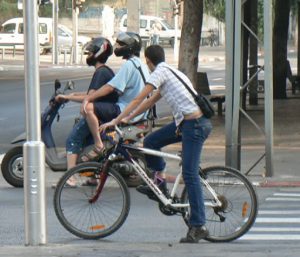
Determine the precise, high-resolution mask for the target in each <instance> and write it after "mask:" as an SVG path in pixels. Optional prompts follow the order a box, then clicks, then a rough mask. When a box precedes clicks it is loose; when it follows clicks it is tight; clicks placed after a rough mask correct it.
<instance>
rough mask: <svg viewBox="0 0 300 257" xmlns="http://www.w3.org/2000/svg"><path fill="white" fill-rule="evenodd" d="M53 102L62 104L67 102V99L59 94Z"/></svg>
mask: <svg viewBox="0 0 300 257" xmlns="http://www.w3.org/2000/svg"><path fill="white" fill-rule="evenodd" d="M55 101H56V102H59V103H64V102H67V101H68V99H67V97H66V95H61V94H59V95H57V96H55Z"/></svg>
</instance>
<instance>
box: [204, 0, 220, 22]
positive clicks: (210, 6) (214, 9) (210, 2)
mask: <svg viewBox="0 0 300 257" xmlns="http://www.w3.org/2000/svg"><path fill="white" fill-rule="evenodd" d="M204 12H205V13H207V14H209V15H211V16H213V17H215V18H216V19H218V20H219V21H221V22H225V0H204Z"/></svg>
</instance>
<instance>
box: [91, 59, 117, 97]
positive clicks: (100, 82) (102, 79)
mask: <svg viewBox="0 0 300 257" xmlns="http://www.w3.org/2000/svg"><path fill="white" fill-rule="evenodd" d="M114 75H115V74H114V72H113V71H112V69H110V68H109V67H107V66H106V65H104V66H101V67H99V68H98V69H96V70H95V72H94V74H93V78H92V80H91V83H90V86H89V89H88V91H90V90H92V89H93V90H97V89H99V88H101V87H102V86H104V85H105V84H107V82H109V81H110V80H111V79H112V78H113V77H114ZM118 98H119V95H118V93H117V92H116V91H114V92H112V93H111V94H109V95H106V96H103V97H100V98H98V99H96V102H98V101H101V102H110V103H116V102H117V101H118Z"/></svg>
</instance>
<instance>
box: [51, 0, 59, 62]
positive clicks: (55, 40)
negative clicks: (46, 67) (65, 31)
mask: <svg viewBox="0 0 300 257" xmlns="http://www.w3.org/2000/svg"><path fill="white" fill-rule="evenodd" d="M52 16H53V18H52V21H53V29H52V31H53V40H52V63H53V64H58V48H57V46H58V38H57V24H58V0H52Z"/></svg>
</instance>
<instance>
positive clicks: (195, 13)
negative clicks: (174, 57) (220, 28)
mask: <svg viewBox="0 0 300 257" xmlns="http://www.w3.org/2000/svg"><path fill="white" fill-rule="evenodd" d="M183 3H184V11H183V24H182V30H181V39H180V51H179V64H178V68H179V70H181V71H182V72H184V73H185V74H186V75H187V76H188V78H189V79H190V80H191V81H192V82H193V85H194V86H195V85H196V84H197V83H196V82H197V81H196V78H197V70H198V55H199V47H200V39H201V28H202V18H203V0H186V1H183Z"/></svg>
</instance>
